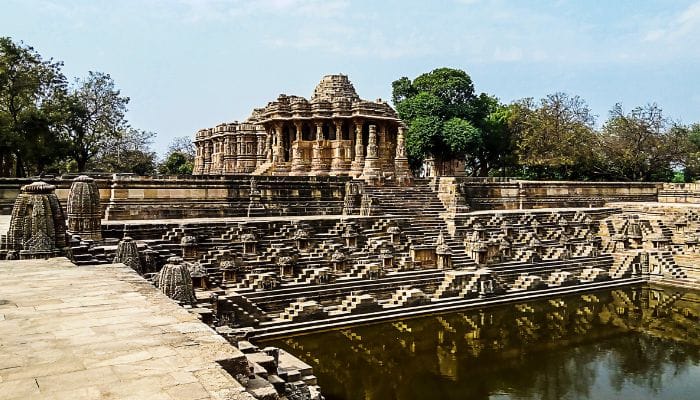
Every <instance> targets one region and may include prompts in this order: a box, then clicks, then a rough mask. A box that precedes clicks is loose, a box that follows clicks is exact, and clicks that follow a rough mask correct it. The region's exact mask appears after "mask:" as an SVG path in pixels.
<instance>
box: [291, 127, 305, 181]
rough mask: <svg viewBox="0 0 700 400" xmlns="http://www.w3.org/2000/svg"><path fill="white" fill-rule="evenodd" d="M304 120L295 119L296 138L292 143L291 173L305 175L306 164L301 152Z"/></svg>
mask: <svg viewBox="0 0 700 400" xmlns="http://www.w3.org/2000/svg"><path fill="white" fill-rule="evenodd" d="M302 128H303V126H302V122H301V121H294V129H295V138H294V143H292V172H291V173H290V175H305V174H306V165H305V163H304V158H303V157H302V154H301V135H302Z"/></svg>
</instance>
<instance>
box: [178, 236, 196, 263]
mask: <svg viewBox="0 0 700 400" xmlns="http://www.w3.org/2000/svg"><path fill="white" fill-rule="evenodd" d="M180 247H181V248H182V258H183V259H184V260H185V261H193V260H196V259H197V238H196V237H194V236H191V235H187V236H183V237H182V240H180Z"/></svg>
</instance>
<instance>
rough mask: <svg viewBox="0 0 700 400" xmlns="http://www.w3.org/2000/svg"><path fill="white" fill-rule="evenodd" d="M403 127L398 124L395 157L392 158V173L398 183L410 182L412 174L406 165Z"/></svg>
mask: <svg viewBox="0 0 700 400" xmlns="http://www.w3.org/2000/svg"><path fill="white" fill-rule="evenodd" d="M404 131H405V129H404V127H403V126H399V133H398V135H397V136H396V157H395V158H394V173H395V176H396V181H397V182H398V183H399V184H408V183H410V181H411V179H412V178H413V175H412V174H411V170H410V168H409V167H408V157H406V144H405V138H404Z"/></svg>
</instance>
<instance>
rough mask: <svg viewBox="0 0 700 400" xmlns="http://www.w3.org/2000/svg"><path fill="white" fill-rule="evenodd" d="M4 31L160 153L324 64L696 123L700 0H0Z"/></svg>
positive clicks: (311, 82)
mask: <svg viewBox="0 0 700 400" xmlns="http://www.w3.org/2000/svg"><path fill="white" fill-rule="evenodd" d="M0 35H3V36H10V37H12V38H14V39H16V40H23V41H24V42H25V43H27V44H29V45H32V46H34V47H35V48H36V49H37V50H38V51H39V52H40V53H41V54H42V55H43V56H44V57H45V58H50V57H53V58H54V59H58V60H62V61H64V62H65V67H64V72H65V73H66V74H67V75H68V76H69V77H77V76H86V75H87V73H88V71H91V70H93V71H102V72H107V73H109V74H111V75H112V77H113V78H114V80H115V81H116V83H117V86H118V87H119V88H121V89H122V92H123V94H125V95H127V96H129V97H130V98H131V102H130V105H129V109H130V111H129V115H128V116H129V120H130V121H131V123H132V125H134V126H135V127H138V128H141V129H146V130H150V131H154V132H156V133H158V137H157V139H156V143H155V146H154V147H155V148H156V150H158V151H159V152H163V151H164V150H165V148H166V147H167V144H168V143H169V141H170V140H171V139H172V138H173V137H176V136H186V135H193V134H194V132H195V131H196V130H197V129H199V128H204V127H210V126H214V125H216V124H217V123H219V122H224V121H232V120H243V119H245V118H246V117H247V116H248V115H249V113H250V111H251V110H252V109H253V108H254V107H260V106H263V105H265V104H266V103H267V102H268V101H271V100H274V99H275V98H276V97H277V95H278V94H279V93H286V94H297V95H302V96H305V97H309V96H310V95H311V93H312V91H313V88H314V86H315V85H316V83H317V82H318V81H319V79H320V78H321V77H322V76H323V75H325V74H330V73H344V74H348V75H349V76H350V79H351V80H352V82H353V83H354V84H355V88H356V89H357V91H358V93H359V95H360V96H361V97H362V98H365V99H376V98H383V99H389V98H390V97H391V82H392V81H393V80H395V79H397V78H399V77H401V76H408V77H410V78H414V77H415V76H417V75H419V74H421V73H423V72H427V71H430V70H432V69H434V68H437V67H442V66H448V67H453V68H460V69H464V70H465V71H467V73H469V74H470V75H471V77H472V79H473V81H474V84H475V86H476V89H477V91H479V92H487V93H490V94H493V95H496V96H497V97H499V98H500V99H501V100H502V101H504V102H510V101H513V100H516V99H519V98H522V97H534V98H541V97H544V96H545V95H547V94H548V93H552V92H555V91H564V92H567V93H570V94H576V95H579V96H581V97H583V98H584V99H585V100H586V101H587V102H588V104H589V105H590V106H591V108H592V110H593V112H594V113H595V114H596V115H597V116H598V120H599V122H602V121H603V120H604V119H605V118H606V117H607V113H608V110H609V109H610V108H611V107H612V105H613V104H615V103H617V102H622V103H623V105H624V106H625V108H626V109H629V108H632V107H634V106H637V105H643V104H646V103H649V102H657V103H658V104H660V105H661V106H662V107H663V109H664V110H665V113H666V115H668V116H669V117H671V118H673V119H675V120H679V121H682V122H685V123H690V122H699V121H700V78H698V71H699V70H700V68H699V66H700V63H699V61H700V1H697V0H693V1H683V0H674V1H641V0H638V1H627V0H618V1H594V0H589V1H583V0H579V1H563V0H562V1H516V0H511V1H505V0H503V1H498V0H496V1H487V0H433V1H399V0H396V1H379V0H375V1H371V0H367V1H363V0H357V1H349V0H325V1H323V0H319V1H313V0H308V1H307V0H259V1H235V0H232V1H223V0H151V1H148V0H142V1H135V0H134V1H129V0H122V1H117V0H112V1H68V0H63V1H59V0H3V1H2V2H0Z"/></svg>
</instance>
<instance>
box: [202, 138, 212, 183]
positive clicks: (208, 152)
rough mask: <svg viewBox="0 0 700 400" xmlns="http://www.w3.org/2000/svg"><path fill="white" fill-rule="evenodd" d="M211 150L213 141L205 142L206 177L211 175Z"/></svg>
mask: <svg viewBox="0 0 700 400" xmlns="http://www.w3.org/2000/svg"><path fill="white" fill-rule="evenodd" d="M211 150H212V143H211V140H207V141H206V142H204V175H209V174H210V173H211Z"/></svg>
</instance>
